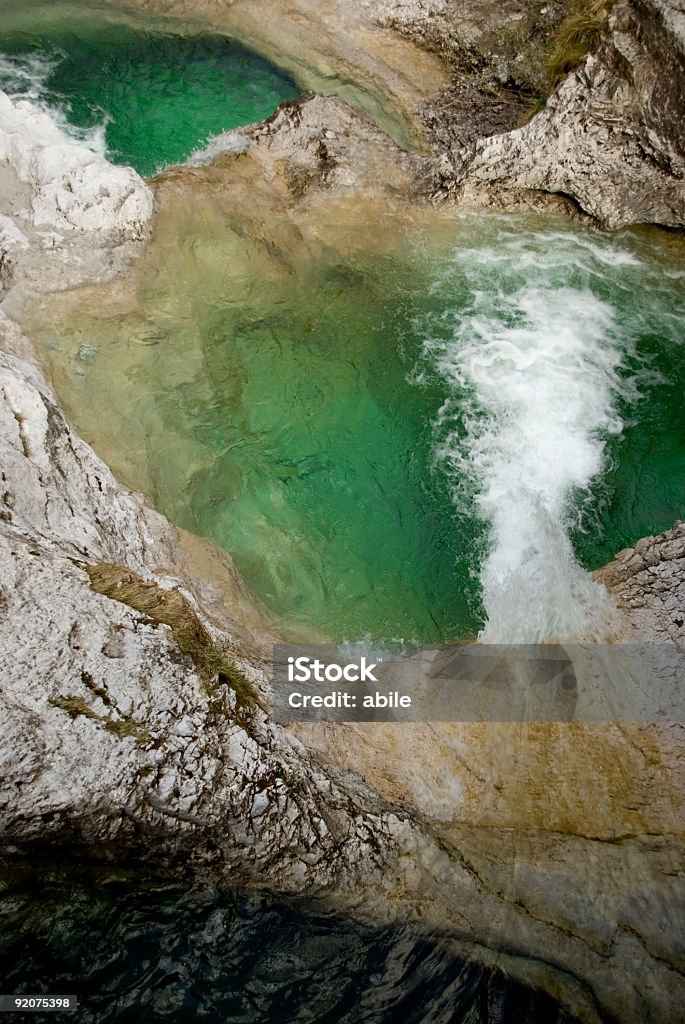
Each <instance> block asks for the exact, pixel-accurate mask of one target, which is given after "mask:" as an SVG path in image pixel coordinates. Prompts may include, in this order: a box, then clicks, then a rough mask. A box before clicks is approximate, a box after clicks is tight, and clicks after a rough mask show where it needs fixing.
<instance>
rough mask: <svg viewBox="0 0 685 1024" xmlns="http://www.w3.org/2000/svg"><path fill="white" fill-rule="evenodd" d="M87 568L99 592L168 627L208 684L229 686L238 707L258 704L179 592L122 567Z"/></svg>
mask: <svg viewBox="0 0 685 1024" xmlns="http://www.w3.org/2000/svg"><path fill="white" fill-rule="evenodd" d="M84 568H85V570H86V572H87V573H88V577H89V579H90V585H91V588H92V589H93V590H94V591H95V592H96V593H98V594H102V595H104V596H105V597H109V598H111V599H112V600H113V601H120V602H121V604H125V605H128V607H129V608H133V609H134V610H135V611H137V612H140V613H141V614H143V615H146V616H147V617H148V618H149V619H150V620H151V621H152V622H153V623H154V624H155V625H165V626H168V627H169V628H170V629H171V632H172V633H173V636H174V640H175V641H176V643H177V644H178V646H179V648H180V650H181V652H182V654H185V655H186V656H188V657H189V658H191V660H192V661H193V664H194V665H195V667H196V669H197V671H198V674H199V675H200V677H201V678H202V679H203V681H204V682H205V683H206V684H209V685H211V684H216V683H220V684H226V685H228V686H230V687H231V689H232V690H233V691H234V693H235V695H236V700H237V703H238V705H239V706H245V705H250V706H251V705H254V704H255V703H256V699H257V697H256V693H255V690H254V686H253V685H252V683H251V682H250V681H249V680H248V679H246V678H245V676H244V675H243V673H242V672H241V671H240V669H238V668H236V667H235V665H233V664H232V663H231V662H230V661H229V660H228V659H227V658H226V656H225V654H224V652H223V651H222V650H221V649H220V648H219V647H218V646H217V645H216V644H215V643H214V641H213V640H212V638H211V636H210V635H209V633H208V632H207V630H206V629H205V627H204V626H203V625H202V623H201V622H200V620H199V619H198V617H197V615H196V614H195V612H194V611H193V609H192V606H191V605H190V602H189V601H188V600H187V599H186V598H185V597H184V596H183V594H181V593H180V591H178V590H176V589H173V590H163V589H162V588H161V587H159V586H157V584H156V583H150V582H148V581H147V580H144V579H142V578H141V577H140V576H138V575H137V574H136V573H135V572H132V571H131V569H127V568H125V567H124V566H121V565H112V564H110V563H108V562H98V563H97V564H96V565H86V566H84Z"/></svg>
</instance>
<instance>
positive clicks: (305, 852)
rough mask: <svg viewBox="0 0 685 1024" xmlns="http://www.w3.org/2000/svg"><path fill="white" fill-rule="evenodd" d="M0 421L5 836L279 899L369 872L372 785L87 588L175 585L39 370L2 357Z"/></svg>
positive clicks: (228, 645) (160, 543)
mask: <svg viewBox="0 0 685 1024" xmlns="http://www.w3.org/2000/svg"><path fill="white" fill-rule="evenodd" d="M0 422H1V429H0V466H2V473H1V488H0V491H1V493H0V580H2V585H1V587H0V605H1V607H2V615H1V616H0V718H1V723H2V724H1V726H0V734H1V735H2V743H0V778H1V779H2V786H1V788H0V833H1V834H2V837H3V839H4V841H5V842H8V841H9V842H12V843H17V842H21V843H31V842H41V843H45V842H50V841H51V840H55V841H58V840H59V841H60V842H66V841H72V842H75V843H77V844H89V843H92V844H97V845H101V844H103V843H106V844H107V846H108V847H109V848H110V849H111V850H112V852H116V851H117V850H119V851H132V850H137V851H138V852H141V853H147V854H150V853H152V854H153V855H154V856H155V858H157V859H159V858H161V859H162V860H165V859H166V860H167V861H169V860H174V859H176V858H178V857H179V856H180V854H181V851H185V858H186V860H185V863H186V865H187V864H191V863H196V864H211V865H212V866H213V868H214V869H215V870H218V871H222V872H223V871H225V870H229V869H233V870H236V871H239V872H240V873H241V874H243V875H245V876H249V875H251V874H253V875H258V876H259V877H261V878H270V879H271V880H272V881H273V882H274V884H277V885H278V886H279V887H282V888H285V889H299V888H300V887H302V886H304V885H314V886H321V885H325V884H327V883H329V882H331V881H332V880H333V879H336V880H337V881H340V879H341V878H342V877H344V876H345V875H346V874H347V873H349V874H350V875H351V876H352V875H353V874H354V873H355V872H356V871H357V869H359V870H363V871H364V872H367V873H368V872H374V871H375V870H377V869H378V868H379V867H380V865H381V864H382V863H383V862H384V861H385V859H386V858H387V856H388V855H389V853H390V851H391V850H392V849H393V847H394V846H395V843H396V840H397V837H398V836H399V835H401V834H402V832H403V830H404V829H405V828H406V826H405V825H403V824H402V823H401V821H400V820H399V819H398V818H397V817H396V816H395V815H393V814H389V813H388V812H387V811H384V810H383V808H382V805H381V803H380V801H378V799H377V798H375V797H374V796H373V794H372V792H371V791H370V790H369V789H368V787H366V786H365V785H364V784H362V783H361V782H359V781H358V780H357V781H355V780H354V779H352V778H351V777H348V779H347V782H342V781H339V773H336V772H335V771H329V772H325V771H322V770H320V769H318V768H316V766H315V765H314V764H313V763H312V761H311V759H309V758H308V757H306V756H304V754H303V751H302V748H301V747H300V745H299V744H298V743H297V741H295V740H294V739H292V738H290V737H288V735H287V733H285V732H284V731H283V730H279V729H277V728H276V727H274V726H273V725H272V724H270V723H269V721H268V720H267V718H266V716H265V715H264V713H263V711H261V710H260V709H259V707H254V708H251V709H250V708H244V709H242V710H240V709H239V707H238V704H237V699H236V695H235V693H234V692H233V690H232V689H231V688H230V686H229V685H227V684H226V683H223V684H222V683H221V682H220V681H218V682H217V680H211V679H207V678H206V677H204V676H203V675H202V673H201V672H200V671H199V670H198V668H197V666H196V665H195V664H194V663H193V661H192V660H191V659H190V658H189V657H188V656H187V655H186V654H184V653H183V651H182V650H181V649H180V648H179V644H178V642H177V640H176V639H175V635H174V633H173V631H172V630H171V629H170V628H169V627H168V626H165V625H161V624H160V623H159V622H156V621H154V620H151V619H150V618H149V616H146V615H144V614H141V613H140V612H139V611H136V610H135V609H134V608H132V607H129V606H128V605H127V604H125V603H122V601H117V600H114V599H111V598H109V597H105V596H102V594H99V593H95V592H94V591H93V590H92V589H91V586H90V579H89V576H88V574H87V573H86V571H85V568H86V567H87V566H88V565H92V564H93V563H94V562H101V561H103V560H107V561H112V562H116V563H118V564H120V565H121V566H127V567H129V568H133V569H135V570H137V571H138V572H140V573H141V574H142V575H143V576H144V577H145V578H146V579H148V580H150V581H154V582H155V585H156V586H157V587H159V589H160V591H164V590H167V591H169V590H170V589H172V588H175V589H176V590H178V589H179V588H181V589H182V586H183V582H182V580H180V579H178V578H174V577H173V576H172V575H170V574H169V573H164V574H159V573H157V574H155V573H153V572H152V571H151V569H150V565H155V564H160V563H161V564H164V563H167V564H168V563H169V561H170V560H172V559H173V545H174V536H173V534H174V531H173V530H172V528H171V527H170V526H169V525H168V524H167V523H166V521H165V520H163V519H162V517H161V516H158V515H157V514H156V513H154V512H152V510H150V509H148V508H146V507H145V505H144V503H143V502H142V500H141V499H140V498H139V497H138V496H136V495H134V494H131V493H130V492H127V491H126V490H124V489H123V488H120V487H119V486H118V484H117V483H116V481H115V479H114V477H113V476H112V474H111V473H110V471H109V470H108V469H107V467H106V466H105V465H104V464H103V463H102V462H100V460H99V459H98V458H97V457H96V456H95V454H94V453H93V452H92V450H91V449H90V448H89V447H88V446H87V445H86V444H85V443H84V442H83V441H81V440H80V439H79V438H77V437H76V436H75V435H74V434H73V432H72V431H71V429H70V428H69V426H68V424H67V423H66V421H65V419H64V417H63V415H62V414H61V412H60V411H59V409H58V408H57V407H56V406H55V404H54V403H53V401H52V398H51V397H50V395H49V392H48V389H47V388H46V387H45V385H44V384H43V382H42V381H41V380H40V376H39V374H38V373H37V371H36V370H35V369H33V368H32V367H30V366H28V365H27V364H24V363H22V362H21V361H20V360H18V359H16V358H13V357H11V356H5V355H3V356H0ZM185 594H186V600H187V601H188V602H190V605H192V606H194V605H195V599H194V596H193V594H192V593H190V592H188V591H185ZM205 628H206V629H207V630H208V631H209V632H210V633H211V635H212V637H213V638H214V639H215V641H216V642H217V644H219V645H221V647H222V648H223V649H224V650H231V649H233V648H234V639H233V638H232V637H231V635H230V634H228V633H226V632H225V631H223V632H222V631H220V630H218V629H217V628H216V627H215V626H214V625H213V624H212V623H209V622H206V624H205ZM236 657H237V658H238V664H239V665H240V666H241V668H242V669H243V670H244V671H245V672H246V673H247V674H248V675H249V676H250V677H251V678H252V680H253V682H254V683H255V684H256V685H259V683H260V681H261V683H262V685H264V680H263V676H261V675H260V673H259V671H258V670H257V669H255V668H253V667H251V666H250V665H249V664H246V663H244V662H242V661H240V658H239V656H236Z"/></svg>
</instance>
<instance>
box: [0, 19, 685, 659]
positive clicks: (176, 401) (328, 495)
mask: <svg viewBox="0 0 685 1024" xmlns="http://www.w3.org/2000/svg"><path fill="white" fill-rule="evenodd" d="M12 10H13V12H14V13H12V15H11V16H8V18H7V19H6V21H5V24H4V26H3V30H2V33H0V50H1V51H3V52H4V54H5V57H4V58H2V59H0V81H2V80H3V76H4V82H5V85H6V86H7V87H8V88H10V91H13V92H14V94H15V95H25V96H28V97H30V98H32V99H33V100H34V102H38V103H39V104H40V105H43V106H44V107H46V108H47V109H49V110H51V111H52V112H55V111H57V114H58V116H59V118H61V120H62V123H63V124H64V125H65V126H67V128H68V130H69V131H70V132H71V133H72V134H73V133H76V134H77V135H78V134H79V133H80V135H81V137H82V138H84V139H85V140H86V141H87V142H88V144H90V145H93V146H95V147H97V146H100V148H106V149H107V150H108V152H109V155H110V156H111V157H112V158H113V159H116V160H121V161H125V162H131V163H133V164H134V166H136V167H137V168H138V169H139V170H140V171H141V172H142V173H144V174H150V173H152V172H154V171H155V170H156V169H158V168H159V167H161V166H164V165H166V164H168V163H171V162H174V161H182V160H184V159H186V158H187V157H188V156H189V155H190V154H191V153H192V152H193V151H195V150H197V149H198V148H199V147H201V146H202V145H204V144H205V143H206V142H207V140H208V138H209V137H210V136H211V135H213V134H216V133H217V132H220V131H222V130H226V129H229V128H231V127H233V126H235V125H236V124H240V123H245V122H247V121H253V120H257V119H260V118H262V117H264V116H266V115H267V114H269V113H270V112H271V111H272V110H273V108H274V106H275V105H276V104H277V103H278V102H280V101H281V100H283V99H285V98H287V97H289V96H292V95H295V93H296V88H295V86H294V83H292V82H291V81H289V80H288V79H287V78H285V77H284V76H283V75H281V74H280V73H279V72H277V71H276V69H274V68H273V67H271V66H270V65H268V64H267V63H266V62H265V61H263V60H262V59H261V58H259V57H257V56H255V55H254V54H250V53H248V52H247V51H245V50H243V49H242V48H240V47H239V46H237V45H235V44H234V43H232V42H230V41H229V40H226V39H222V38H219V37H217V36H198V35H192V36H188V35H181V34H179V35H165V34H163V33H161V32H158V31H156V30H155V29H154V28H153V27H150V26H148V27H147V28H146V30H145V31H144V32H143V31H141V30H140V29H139V28H136V27H135V26H134V25H132V24H129V23H126V22H123V21H122V20H121V19H119V20H117V19H116V18H114V17H113V16H111V15H110V16H105V15H103V14H102V13H99V14H97V13H95V12H93V14H92V15H90V14H87V13H86V12H83V11H81V15H82V16H80V17H79V18H75V17H74V9H72V8H71V7H69V6H68V5H60V4H56V5H54V6H53V7H47V8H46V7H42V6H39V7H38V8H37V9H36V10H39V11H40V15H39V16H38V15H37V13H36V10H34V11H33V13H31V11H29V12H28V13H26V12H23V11H22V10H19V9H17V8H12ZM236 173H238V172H236V171H235V170H234V174H236ZM252 173H254V171H253V172H252ZM245 174H247V176H248V178H249V174H250V172H249V169H248V170H247V171H245ZM236 182H237V179H236ZM247 187H248V189H249V182H248V183H247ZM278 216H279V215H277V217H276V219H275V220H274V221H273V224H272V225H269V226H267V227H266V228H265V227H264V224H262V223H261V221H259V217H258V215H257V219H255V220H254V221H252V220H250V216H249V213H246V212H245V211H244V210H237V209H234V208H233V207H232V206H231V204H230V201H228V200H226V201H224V200H222V199H220V198H217V197H210V198H209V199H207V200H205V199H198V201H197V203H194V202H190V201H189V199H188V198H186V199H185V200H184V201H183V208H182V209H177V210H176V211H175V214H174V212H173V211H172V212H171V213H170V214H169V215H168V223H167V224H166V226H165V227H163V228H162V229H161V230H159V232H158V235H157V237H156V238H155V239H153V242H152V244H151V246H150V249H149V251H148V253H147V254H146V257H145V259H144V260H143V261H142V262H141V263H140V264H139V265H138V267H137V268H136V272H135V273H136V279H137V285H136V287H137V289H138V295H137V300H136V305H137V308H136V309H135V310H134V311H131V310H129V311H128V312H126V313H125V314H122V315H119V314H117V315H116V316H113V315H112V314H110V313H109V312H106V311H105V312H102V313H101V312H99V311H95V312H93V311H92V310H87V309H86V308H85V307H79V306H78V303H77V306H76V308H75V310H74V311H72V312H70V313H69V315H67V316H65V317H64V318H63V319H60V314H59V313H58V312H57V311H55V312H54V313H51V314H50V315H49V317H48V320H49V321H51V322H50V324H49V326H48V327H47V328H46V332H44V334H45V337H44V340H45V342H46V344H47V346H48V349H49V351H50V353H51V355H50V358H51V359H52V361H53V370H54V373H55V375H56V378H57V379H58V382H59V388H60V392H61V394H62V397H63V398H64V400H65V401H66V403H67V405H68V407H69V410H70V412H71V414H72V416H73V418H74V419H75V421H76V423H77V425H78V426H79V428H80V429H81V430H82V431H83V432H85V434H86V436H87V437H88V439H89V440H91V441H93V442H94V443H95V444H96V446H99V447H100V449H101V450H102V451H103V454H105V456H106V458H107V459H108V461H110V462H111V463H112V464H113V465H114V467H115V469H116V470H117V471H118V472H119V473H120V474H121V475H122V477H123V478H124V479H128V480H129V482H130V483H132V484H133V485H134V486H138V487H140V488H142V489H143V490H145V491H146V492H147V493H149V494H150V496H151V497H152V498H153V500H154V502H155V503H156V504H157V505H158V507H159V508H160V509H161V510H162V511H164V512H165V513H166V514H167V515H168V516H169V517H170V518H171V519H172V520H174V521H175V522H177V523H179V524H180V525H182V526H185V527H187V528H188V529H190V530H192V531H194V532H197V533H200V534H202V535H204V536H206V537H208V538H210V539H211V540H213V541H215V542H216V543H217V544H219V545H220V546H222V547H224V548H225V549H226V550H227V551H229V552H230V553H231V555H232V556H233V558H234V560H235V563H236V565H237V567H238V569H239V570H240V571H241V573H242V574H243V575H244V577H245V579H246V580H247V581H248V583H249V584H250V586H251V588H252V589H253V590H254V591H255V592H256V594H257V595H258V596H259V598H261V600H262V601H263V602H264V603H265V604H266V605H267V607H268V608H269V609H271V610H272V611H273V612H274V613H276V615H278V616H279V617H281V618H282V619H284V620H289V621H290V622H291V623H295V624H298V623H299V624H301V625H302V626H303V627H313V628H314V629H316V630H319V631H321V632H322V633H324V634H325V635H327V636H328V637H331V638H333V639H338V640H343V639H345V640H362V639H368V640H372V641H376V642H381V643H404V644H409V645H413V644H416V643H434V642H440V641H442V640H452V639H455V638H458V637H463V636H469V635H472V634H474V633H476V632H478V631H480V630H482V629H483V628H485V631H486V632H485V635H486V636H487V637H489V638H490V639H493V640H499V641H502V642H508V641H522V642H532V641H536V640H544V639H548V638H550V637H558V636H564V635H576V634H578V633H579V632H580V633H585V632H587V631H588V630H590V632H592V628H593V626H592V624H593V623H594V622H599V620H601V618H602V615H603V614H604V613H603V610H602V607H601V604H602V602H601V599H600V595H599V594H598V592H597V590H596V588H593V586H592V585H591V584H590V582H589V580H588V577H587V574H586V572H585V571H584V570H586V569H591V568H594V567H597V566H599V565H601V564H603V563H604V562H606V561H607V560H608V559H610V558H611V557H612V556H613V554H614V553H615V552H616V551H617V550H618V549H619V548H621V547H623V546H625V545H626V544H629V543H632V542H634V541H635V540H636V539H637V538H639V537H640V536H643V535H645V534H648V533H654V532H658V531H660V530H662V529H664V528H666V527H668V526H670V525H671V524H672V522H673V520H674V519H675V518H677V517H678V516H680V515H681V514H682V513H683V508H684V507H685V484H684V481H685V472H683V471H684V470H685V443H684V440H683V439H684V437H685V408H684V405H683V402H682V400H681V396H682V394H683V387H684V386H685V370H684V369H683V365H684V364H683V360H682V357H681V353H682V344H683V324H684V323H685V276H684V270H683V267H684V263H683V247H682V245H680V244H679V243H678V242H677V240H671V242H670V243H669V248H666V247H665V244H664V243H663V242H662V240H660V239H659V238H657V236H656V235H647V234H645V233H642V234H640V233H637V232H633V233H629V232H627V233H623V234H621V235H616V236H613V237H609V236H603V235H601V234H599V233H597V232H593V231H591V230H589V229H586V228H580V227H578V226H572V225H570V224H568V223H566V222H558V221H553V220H551V219H546V220H545V219H540V218H537V219H536V218H520V217H519V218H506V217H499V218H498V217H489V216H485V215H481V216H471V217H462V218H455V219H454V222H453V224H454V230H453V233H452V237H451V238H450V236H449V233H448V232H447V231H446V230H444V228H443V230H442V231H441V232H440V237H439V238H438V237H437V235H436V237H432V236H431V235H430V232H423V233H422V232H421V231H420V230H418V229H410V228H408V229H407V231H406V233H405V237H404V239H403V240H402V241H401V242H399V243H398V244H397V245H396V246H395V247H394V248H392V252H390V253H389V254H388V255H386V256H385V257H372V256H370V255H369V256H364V255H362V254H358V255H356V256H355V257H354V258H346V257H337V256H336V255H335V252H334V250H333V249H332V250H331V251H330V252H327V251H326V250H325V249H324V250H323V251H322V252H321V253H320V254H319V255H318V256H317V257H316V258H315V259H314V258H312V259H310V258H309V257H308V255H307V251H306V243H303V242H302V239H298V240H297V241H296V243H295V246H296V248H297V246H299V248H300V249H301V251H296V252H295V253H291V252H290V251H289V249H288V246H291V245H292V244H293V243H292V241H290V242H287V243H282V241H281V240H279V238H278V237H277V235H273V237H272V235H271V233H272V232H273V231H274V230H276V224H277V219H278ZM354 230H355V231H359V230H360V228H359V226H357V227H355V229H354ZM282 244H285V249H284V251H283V252H281V251H280V249H279V246H281V245H282ZM106 305H107V304H106V303H105V308H106ZM113 321H114V322H113ZM141 324H144V328H141ZM122 437H126V438H127V439H128V444H127V447H126V451H125V452H124V451H122V450H121V438H122Z"/></svg>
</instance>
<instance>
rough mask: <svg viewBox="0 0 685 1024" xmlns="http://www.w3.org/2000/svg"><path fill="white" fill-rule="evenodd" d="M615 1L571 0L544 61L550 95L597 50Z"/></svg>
mask: <svg viewBox="0 0 685 1024" xmlns="http://www.w3.org/2000/svg"><path fill="white" fill-rule="evenodd" d="M614 2H615V0H575V2H574V3H573V4H572V6H571V9H570V11H569V13H568V15H567V16H566V18H564V20H563V21H562V23H561V25H560V26H559V28H558V30H557V32H556V34H555V37H554V40H553V44H552V51H551V53H550V55H549V57H548V58H547V60H546V61H545V71H546V74H547V82H548V84H549V89H550V92H551V91H552V90H553V89H556V87H557V86H558V85H559V84H560V82H563V80H564V78H566V76H567V75H568V74H569V73H570V72H571V71H574V70H575V68H577V67H578V65H579V64H580V63H581V61H582V60H583V59H584V58H585V57H586V56H587V55H588V53H590V52H591V51H592V50H595V49H597V46H598V45H599V43H600V41H601V39H602V36H603V35H604V32H605V29H606V23H607V18H608V16H609V11H610V10H611V8H612V7H613V5H614Z"/></svg>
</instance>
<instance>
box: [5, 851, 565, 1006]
mask: <svg viewBox="0 0 685 1024" xmlns="http://www.w3.org/2000/svg"><path fill="white" fill-rule="evenodd" d="M0 923H1V925H2V927H1V928H0V973H1V974H2V977H3V991H4V992H13V993H14V992H16V993H33V994H36V993H41V992H53V993H55V992H59V993H63V994H76V995H77V996H78V999H79V1008H78V1010H77V1011H76V1012H75V1013H65V1014H59V1013H48V1014H40V1013H37V1014H36V1013H34V1014H32V1015H31V1020H33V1021H36V1022H37V1024H38V1022H42V1021H45V1022H46V1024H50V1022H52V1024H69V1022H70V1021H79V1022H81V1024H108V1022H112V1024H114V1022H116V1024H129V1022H130V1024H148V1022H149V1024H152V1022H155V1024H156V1022H161V1021H163V1022H168V1024H189V1022H191V1021H204V1022H207V1024H251V1022H253V1024H287V1022H289V1021H293V1022H294V1021H303V1022H304V1021H310V1022H312V1024H357V1022H361V1021H363V1022H364V1024H372V1022H376V1024H394V1022H395V1021H398V1020H402V1021H404V1022H406V1024H491V1022H492V1021H499V1022H501V1024H573V1018H572V1017H571V1016H570V1015H569V1014H568V1013H566V1012H565V1011H564V1010H563V1009H561V1008H560V1007H558V1006H557V1005H556V1004H555V1002H554V1001H553V1000H552V999H551V998H549V997H548V996H546V995H545V994H544V993H540V992H534V991H531V990H529V989H526V988H524V987H523V986H521V985H518V984H515V983H513V982H512V981H511V980H509V979H508V978H507V977H506V975H505V974H503V973H502V972H500V971H492V970H488V969H486V968H484V967H482V966H480V965H479V964H477V963H469V962H466V961H464V960H463V959H461V958H460V957H459V956H458V955H456V954H455V952H454V950H453V949H451V948H450V944H449V943H448V942H440V941H439V940H435V939H431V938H428V937H424V936H422V935H421V934H420V933H418V932H417V931H415V930H414V929H412V928H411V927H409V926H399V927H395V928H388V929H384V930H382V931H374V930H372V929H370V928H363V927H361V926H359V925H355V924H352V923H351V922H349V921H344V920H341V919H339V918H335V917H324V916H323V915H322V914H321V913H317V912H316V911H315V910H314V911H313V910H312V909H311V908H309V909H307V907H306V906H305V905H304V904H303V903H302V901H299V902H298V903H288V902H286V901H283V900H278V899H274V898H272V897H269V896H267V895H264V894H258V893H254V892H249V891H246V890H240V889H217V888H213V887H210V886H203V885H199V884H195V885H190V884H188V883H179V882H173V881H170V880H164V879H159V878H157V879H156V878H150V877H147V878H146V877H144V876H141V875H140V873H138V874H136V873H134V872H131V871H124V870H121V869H116V868H114V867H111V868H97V867H91V868H89V867H87V866H79V868H78V869H77V870H76V869H74V868H73V867H71V868H70V867H68V866H64V865H54V864H51V865H47V864H41V863H40V862H37V863H34V864H32V865H27V864H23V865H22V864H21V863H20V864H17V863H11V862H10V863H7V864H5V865H4V866H3V865H0ZM6 1019H7V1024H11V1022H12V1021H13V1020H14V1021H18V1020H23V1019H25V1015H23V1014H22V1015H18V1014H12V1013H11V1014H8V1015H7V1018H6Z"/></svg>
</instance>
